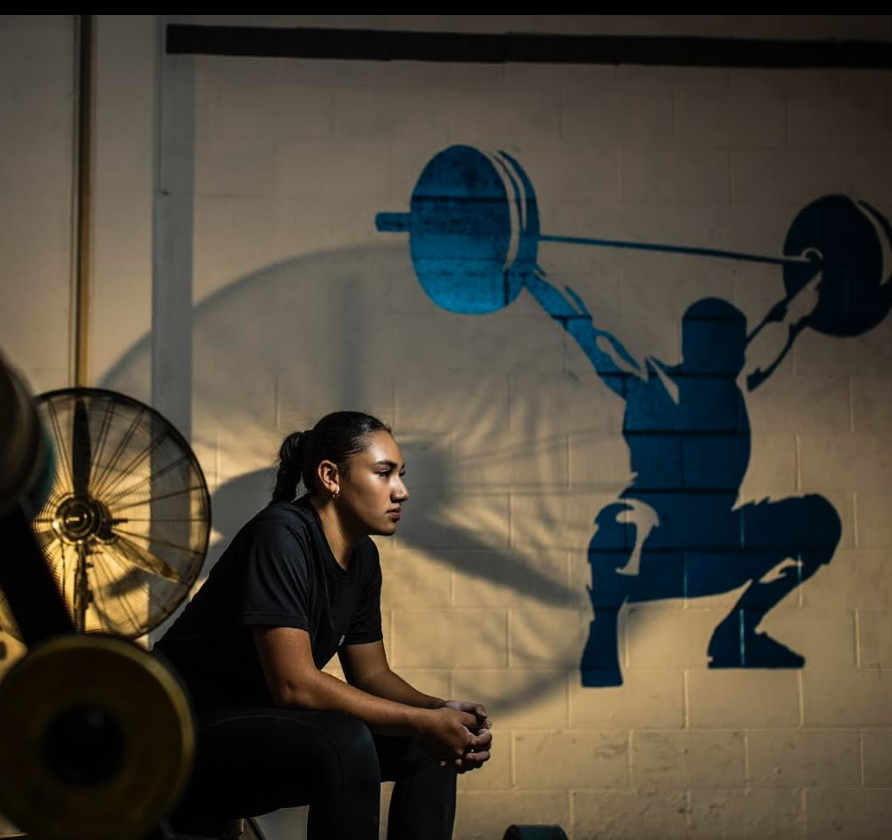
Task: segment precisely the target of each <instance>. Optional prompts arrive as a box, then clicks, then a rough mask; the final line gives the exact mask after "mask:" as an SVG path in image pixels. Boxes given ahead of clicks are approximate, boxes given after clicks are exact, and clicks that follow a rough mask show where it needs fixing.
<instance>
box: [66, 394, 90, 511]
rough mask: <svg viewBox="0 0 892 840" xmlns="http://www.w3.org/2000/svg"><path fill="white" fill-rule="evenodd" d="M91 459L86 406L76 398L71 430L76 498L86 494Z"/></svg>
mask: <svg viewBox="0 0 892 840" xmlns="http://www.w3.org/2000/svg"><path fill="white" fill-rule="evenodd" d="M92 460H93V452H92V447H91V445H90V424H89V418H88V417H87V406H86V405H85V404H84V401H83V400H78V401H77V403H76V404H75V406H74V426H73V427H72V432H71V474H72V475H71V479H72V483H73V484H74V495H75V497H77V498H83V497H85V496H86V495H87V491H88V488H89V486H90V468H91V465H92Z"/></svg>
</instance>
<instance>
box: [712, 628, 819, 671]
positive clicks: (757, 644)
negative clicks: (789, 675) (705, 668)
mask: <svg viewBox="0 0 892 840" xmlns="http://www.w3.org/2000/svg"><path fill="white" fill-rule="evenodd" d="M728 635H729V634H727V633H725V634H714V635H713V637H712V641H710V643H709V651H708V654H709V667H710V668H801V667H802V666H803V665H805V657H804V656H801V655H800V654H798V653H796V651H794V650H791V649H790V648H788V647H787V646H786V645H785V644H783V643H782V642H779V641H777V639H773V638H772V637H771V636H769V635H768V634H767V633H747V634H746V635H745V636H744V638H743V644H742V645H741V642H740V637H739V636H737V638H736V639H727V638H725V637H726V636H728ZM729 641H731V642H733V644H728V642H729ZM741 654H742V655H741Z"/></svg>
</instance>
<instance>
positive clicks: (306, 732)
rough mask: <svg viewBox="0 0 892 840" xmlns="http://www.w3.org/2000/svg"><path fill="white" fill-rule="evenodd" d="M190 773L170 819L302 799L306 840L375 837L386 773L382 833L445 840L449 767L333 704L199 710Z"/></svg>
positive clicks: (392, 838) (264, 809)
mask: <svg viewBox="0 0 892 840" xmlns="http://www.w3.org/2000/svg"><path fill="white" fill-rule="evenodd" d="M196 729H197V736H198V746H197V751H196V765H195V772H194V774H193V777H192V781H191V782H190V785H189V788H188V790H187V791H186V794H185V796H184V799H183V801H182V802H181V803H180V805H179V806H178V808H177V810H176V812H175V813H174V814H173V815H172V818H171V820H172V822H173V823H174V824H176V822H177V821H178V820H180V821H186V822H188V821H189V820H190V819H191V818H194V817H214V818H217V817H227V818H240V817H250V816H257V815H259V814H266V813H269V812H270V811H275V810H277V809H279V808H291V807H295V806H299V805H309V806H310V815H309V821H308V823H307V837H308V840H341V838H344V840H377V838H378V812H379V807H380V796H381V787H380V785H381V781H382V780H384V781H395V782H396V785H395V786H394V789H393V798H392V799H391V803H390V814H389V818H388V829H387V836H388V840H410V838H411V840H449V838H450V837H451V836H452V823H453V820H454V818H455V780H456V774H455V771H453V770H451V769H449V768H444V767H440V765H439V763H438V762H437V761H435V760H433V759H432V758H431V757H430V756H429V755H428V754H427V753H426V752H425V751H424V750H423V749H422V748H421V747H420V746H419V745H418V744H417V743H416V742H415V741H414V740H412V739H410V738H396V737H387V736H381V735H373V734H372V733H371V732H370V731H369V728H368V727H367V726H366V725H365V724H364V723H363V722H362V721H361V720H359V718H356V717H353V716H352V715H347V714H343V713H342V712H330V711H324V712H319V711H304V710H300V709H275V708H239V709H224V710H218V711H214V712H205V713H203V714H199V715H198V716H197V720H196Z"/></svg>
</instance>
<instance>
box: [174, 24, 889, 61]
mask: <svg viewBox="0 0 892 840" xmlns="http://www.w3.org/2000/svg"><path fill="white" fill-rule="evenodd" d="M166 48H167V52H168V53H170V54H178V55H183V54H189V55H226V56H253V57H258V58H264V57H268V58H317V59H326V58H328V59H355V60H361V61H434V62H462V63H470V64H475V63H476V64H502V63H505V62H509V61H510V62H518V63H526V64H651V65H654V64H658V65H678V66H684V67H780V68H793V67H858V68H870V69H889V68H892V42H884V41H782V40H755V39H744V38H693V37H691V38H687V37H684V38H682V37H658V36H637V35H636V36H626V35H521V34H517V35H512V34H505V35H482V34H460V33H451V32H388V31H382V30H371V29H313V28H297V29H280V28H271V27H259V26H201V25H196V24H169V25H168V27H167V40H166Z"/></svg>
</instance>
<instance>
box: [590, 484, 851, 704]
mask: <svg viewBox="0 0 892 840" xmlns="http://www.w3.org/2000/svg"><path fill="white" fill-rule="evenodd" d="M640 507H641V505H640V504H635V500H629V499H623V500H621V501H618V502H615V503H612V504H609V505H607V506H606V507H604V508H603V509H602V510H601V511H600V512H599V513H598V516H597V518H596V520H595V524H596V526H597V527H596V529H595V533H594V535H593V536H592V539H591V542H590V543H589V550H588V560H589V564H590V565H591V572H592V583H591V586H590V587H589V588H588V591H589V597H590V599H591V603H592V608H593V610H594V620H593V621H592V622H591V624H590V626H589V635H588V639H587V641H586V644H585V648H584V649H583V653H582V660H581V663H580V671H581V680H582V685H583V686H587V687H592V688H594V687H606V686H619V685H622V684H623V676H622V666H621V661H620V656H621V654H620V645H619V642H620V638H619V614H620V610H621V609H622V607H623V605H624V604H625V603H626V602H627V601H628V602H640V601H654V600H660V599H663V598H677V597H682V596H686V597H688V598H697V597H702V596H705V595H715V594H718V593H721V592H728V591H731V590H734V589H736V588H738V587H740V586H743V585H746V588H745V589H744V592H743V594H742V595H741V596H740V597H739V598H738V600H737V602H736V603H735V604H734V606H733V607H732V609H731V611H730V612H729V613H728V615H727V616H726V617H725V618H724V619H723V620H722V621H721V623H720V624H719V625H718V626H717V627H716V629H715V631H714V632H713V635H712V638H711V639H710V642H709V646H708V650H707V654H708V657H709V667H710V668H801V667H802V666H803V665H804V664H805V658H804V657H803V656H801V655H800V654H799V653H797V652H795V651H793V650H791V649H790V648H789V647H787V646H786V645H785V644H783V643H782V642H779V641H777V640H776V639H774V638H772V637H771V636H770V635H768V634H767V633H765V632H760V631H759V629H758V628H759V625H760V623H761V622H762V620H763V619H764V618H765V616H766V615H767V614H768V612H769V611H770V610H772V609H773V608H774V607H775V606H777V605H778V604H779V603H780V602H781V601H782V600H783V599H784V598H786V597H787V596H788V595H789V594H790V593H791V592H792V591H793V590H794V589H796V587H798V586H800V585H801V584H802V583H804V582H805V581H806V580H808V579H809V578H810V577H811V576H812V575H814V574H815V572H817V571H818V569H820V568H821V567H822V566H824V565H826V564H827V563H829V562H830V561H831V560H832V558H833V555H834V552H835V551H836V547H837V545H838V544H839V540H840V537H841V535H842V524H841V522H840V519H839V514H838V513H837V512H836V509H835V508H834V507H833V505H832V504H831V503H830V502H828V501H827V500H826V499H825V498H823V497H822V496H818V495H807V496H799V497H791V498H788V499H782V500H779V501H764V502H760V503H750V504H747V505H744V506H743V507H741V508H735V509H732V510H729V509H727V508H725V509H724V511H722V510H721V509H715V510H712V511H701V512H700V516H699V518H697V519H695V520H693V521H691V522H689V523H681V525H680V530H679V529H678V528H674V527H673V526H672V525H671V521H672V518H671V517H669V516H666V515H663V514H661V515H660V517H659V520H660V521H661V522H662V524H661V525H657V526H655V527H653V528H652V529H649V530H648V531H647V534H646V535H642V536H643V537H644V539H645V543H644V546H643V550H642V552H641V556H642V560H641V562H642V566H641V573H640V574H638V575H629V574H628V573H624V572H625V570H626V569H628V567H629V559H630V557H631V556H632V555H633V554H634V552H635V551H636V548H640V546H639V540H638V536H639V534H638V531H639V528H640V523H639V522H638V521H637V520H639V519H640V516H638V509H639V508H640ZM679 509H685V508H684V507H681V508H679ZM676 512H677V511H676ZM707 522H709V523H710V526H707V524H706V523H707ZM663 532H665V533H663ZM685 534H686V535H687V540H686V543H687V544H688V545H687V548H684V549H681V550H678V549H677V548H675V541H676V538H677V537H679V535H685ZM698 539H700V540H705V541H704V542H702V544H701V545H696V543H697V541H698Z"/></svg>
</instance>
